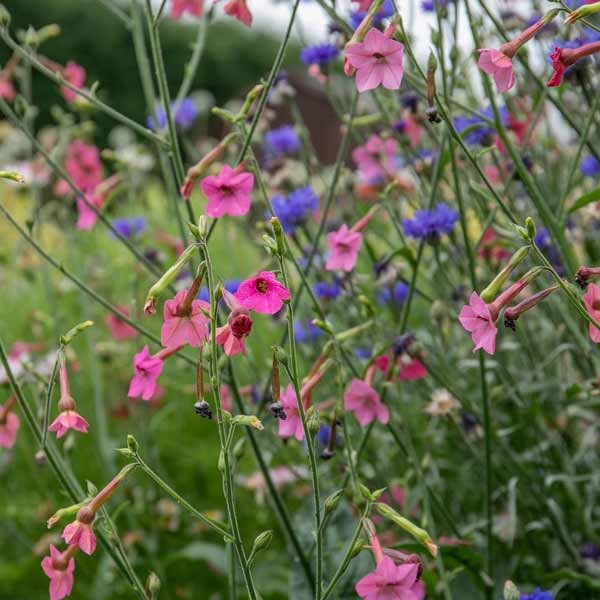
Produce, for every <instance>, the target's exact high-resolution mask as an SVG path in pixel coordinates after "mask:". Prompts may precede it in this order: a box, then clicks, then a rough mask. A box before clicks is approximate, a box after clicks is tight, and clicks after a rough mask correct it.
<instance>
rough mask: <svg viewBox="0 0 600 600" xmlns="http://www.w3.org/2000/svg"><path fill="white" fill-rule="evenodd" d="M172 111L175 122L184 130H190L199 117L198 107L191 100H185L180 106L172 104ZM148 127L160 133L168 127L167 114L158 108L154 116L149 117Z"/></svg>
mask: <svg viewBox="0 0 600 600" xmlns="http://www.w3.org/2000/svg"><path fill="white" fill-rule="evenodd" d="M170 107H171V111H172V112H173V113H175V114H174V115H173V120H174V121H175V124H176V125H179V126H180V127H181V128H182V129H184V130H185V129H189V128H190V127H191V126H192V125H193V124H194V121H195V120H196V117H197V116H198V107H197V106H196V103H195V102H194V101H193V100H192V99H191V98H183V100H181V102H180V103H179V104H177V103H176V102H171V104H170ZM147 124H148V127H149V128H150V129H152V130H153V131H159V130H161V129H164V128H165V127H166V126H167V113H166V112H165V109H164V108H163V107H161V106H159V107H157V109H156V111H155V114H154V116H151V117H148V120H147Z"/></svg>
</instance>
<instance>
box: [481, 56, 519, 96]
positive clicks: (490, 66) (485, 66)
mask: <svg viewBox="0 0 600 600" xmlns="http://www.w3.org/2000/svg"><path fill="white" fill-rule="evenodd" d="M477 64H478V65H479V68H480V69H481V70H482V71H483V72H484V73H487V74H488V75H491V76H492V77H493V78H494V83H495V84H496V87H497V88H498V91H499V92H508V90H510V88H511V87H513V86H514V85H515V72H514V70H513V63H512V59H511V58H510V57H508V56H506V54H503V53H502V52H500V50H494V49H493V48H480V49H479V61H478V62H477Z"/></svg>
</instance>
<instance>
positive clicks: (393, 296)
mask: <svg viewBox="0 0 600 600" xmlns="http://www.w3.org/2000/svg"><path fill="white" fill-rule="evenodd" d="M407 296H408V285H406V283H404V282H403V281H399V282H398V283H396V285H395V286H394V287H393V288H392V289H390V288H389V287H385V288H383V289H381V290H380V291H379V293H378V294H377V302H378V303H379V304H388V303H389V302H392V301H393V302H395V303H396V304H404V301H405V300H406V298H407Z"/></svg>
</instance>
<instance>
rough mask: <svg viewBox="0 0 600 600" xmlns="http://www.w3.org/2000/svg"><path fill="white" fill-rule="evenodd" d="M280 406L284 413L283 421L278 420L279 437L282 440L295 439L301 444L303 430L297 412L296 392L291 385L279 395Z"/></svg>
mask: <svg viewBox="0 0 600 600" xmlns="http://www.w3.org/2000/svg"><path fill="white" fill-rule="evenodd" d="M281 405H282V407H283V410H284V412H285V419H283V418H282V419H278V422H279V437H281V438H283V439H287V438H290V437H295V438H296V439H297V440H298V441H299V442H301V441H302V440H303V439H304V429H303V427H302V419H301V418H300V413H299V412H298V402H297V400H296V392H295V391H294V388H293V386H292V384H291V383H290V384H288V386H287V387H286V388H285V390H284V391H283V392H282V393H281Z"/></svg>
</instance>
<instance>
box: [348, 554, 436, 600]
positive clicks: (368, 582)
mask: <svg viewBox="0 0 600 600" xmlns="http://www.w3.org/2000/svg"><path fill="white" fill-rule="evenodd" d="M419 570H420V565H419V564H418V563H414V562H411V563H404V564H401V565H396V564H395V563H394V561H393V560H392V559H391V558H390V557H389V556H382V557H381V559H380V560H379V561H378V562H377V567H376V568H375V570H374V571H372V572H371V573H369V574H368V575H365V576H364V577H363V578H362V579H361V580H360V581H359V582H358V583H357V584H356V586H355V589H356V593H357V594H358V595H359V596H360V597H361V598H363V599H364V600H422V599H423V598H425V586H424V585H423V582H422V581H420V580H419Z"/></svg>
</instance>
